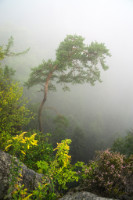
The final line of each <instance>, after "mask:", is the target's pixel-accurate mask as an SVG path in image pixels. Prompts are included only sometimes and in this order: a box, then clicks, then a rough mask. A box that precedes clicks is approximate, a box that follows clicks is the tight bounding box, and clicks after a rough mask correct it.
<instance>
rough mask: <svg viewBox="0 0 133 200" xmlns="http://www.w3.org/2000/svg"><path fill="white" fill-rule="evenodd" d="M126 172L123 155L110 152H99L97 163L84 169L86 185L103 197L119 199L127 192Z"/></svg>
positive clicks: (91, 163) (90, 164)
mask: <svg viewBox="0 0 133 200" xmlns="http://www.w3.org/2000/svg"><path fill="white" fill-rule="evenodd" d="M124 170H125V162H124V156H123V155H120V153H114V152H110V151H109V150H106V151H103V152H98V153H97V157H96V161H92V162H90V163H89V165H88V167H87V168H86V169H84V173H85V174H84V178H85V180H84V184H87V186H88V189H90V190H92V191H93V192H94V191H95V192H96V193H98V194H100V195H102V196H107V197H117V198H118V196H120V195H122V194H123V193H124V192H125V178H124Z"/></svg>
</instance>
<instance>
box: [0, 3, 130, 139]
mask: <svg viewBox="0 0 133 200" xmlns="http://www.w3.org/2000/svg"><path fill="white" fill-rule="evenodd" d="M68 34H77V35H81V36H83V37H84V38H85V42H86V43H87V44H90V43H91V42H92V41H97V42H99V43H100V42H102V43H105V45H106V47H107V48H108V49H109V50H110V53H111V55H112V56H111V57H110V58H108V59H107V64H108V66H109V70H107V71H105V72H103V71H102V69H101V79H102V83H96V85H95V86H93V87H92V86H90V85H89V84H85V85H76V86H71V92H62V91H61V89H60V86H59V88H58V91H57V92H55V93H52V92H51V93H50V94H49V97H48V100H47V104H48V105H50V106H53V107H55V108H56V109H57V110H58V112H59V113H62V114H65V115H67V116H68V117H72V118H73V119H76V121H77V122H78V123H81V124H82V126H83V127H84V128H85V129H86V130H87V129H88V122H89V121H91V126H93V125H94V126H99V127H102V128H101V130H100V131H101V132H102V131H104V132H106V134H107V135H109V134H114V133H119V134H125V132H126V131H127V130H129V129H132V128H133V92H132V88H133V78H132V76H133V75H132V74H133V1H132V0H117V1H116V0H108V1H107V0H67V1H66V0H56V1H55V0H45V1H44V0H12V1H11V0H0V45H5V44H6V43H7V41H8V39H9V37H10V36H11V35H12V36H13V37H14V50H15V51H22V50H24V49H26V48H28V47H30V51H29V52H28V54H26V55H25V56H21V57H19V58H13V59H11V60H10V59H9V63H10V65H11V66H12V67H14V68H15V69H16V73H17V74H18V75H19V80H20V81H23V80H27V78H28V76H29V73H30V69H31V68H32V67H35V66H37V65H38V64H40V63H41V62H42V60H43V59H44V60H47V59H49V58H52V59H54V58H55V50H56V49H57V48H58V45H59V43H60V42H61V41H62V40H63V39H64V38H65V37H66V35H68ZM4 62H6V61H4ZM20 74H21V75H20ZM34 95H35V96H37V97H38V94H37V95H36V94H34ZM40 96H41V94H40ZM37 97H36V100H37ZM38 102H39V100H38ZM103 129H104V130H103Z"/></svg>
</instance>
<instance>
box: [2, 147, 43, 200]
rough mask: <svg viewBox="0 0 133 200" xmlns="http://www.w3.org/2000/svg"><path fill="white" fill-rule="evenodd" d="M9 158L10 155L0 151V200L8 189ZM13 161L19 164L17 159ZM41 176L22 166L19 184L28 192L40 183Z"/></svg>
mask: <svg viewBox="0 0 133 200" xmlns="http://www.w3.org/2000/svg"><path fill="white" fill-rule="evenodd" d="M11 158H12V156H11V155H9V154H8V153H5V152H3V151H1V150H0V200H2V199H3V198H4V196H5V195H6V194H7V190H8V187H9V177H10V167H11ZM15 160H16V163H19V161H18V159H15ZM42 176H43V175H41V174H38V173H36V172H34V171H33V170H31V169H28V168H27V167H26V166H25V165H24V164H22V179H21V184H24V185H25V187H26V188H27V189H28V190H29V191H30V190H33V189H35V187H36V186H37V185H38V182H41V178H42Z"/></svg>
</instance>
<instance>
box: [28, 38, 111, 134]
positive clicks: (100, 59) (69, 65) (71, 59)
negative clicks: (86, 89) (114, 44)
mask: <svg viewBox="0 0 133 200" xmlns="http://www.w3.org/2000/svg"><path fill="white" fill-rule="evenodd" d="M107 56H110V53H109V50H108V49H107V48H106V47H105V45H104V44H103V43H97V42H92V43H91V44H90V45H89V46H88V45H86V44H85V43H84V38H83V37H82V36H78V35H68V36H66V38H65V39H64V41H62V42H61V43H60V45H59V47H58V49H57V50H56V59H55V60H54V61H53V60H48V61H43V62H42V64H40V65H39V66H37V67H35V68H33V69H32V71H31V74H30V77H29V79H28V81H27V83H26V85H27V87H28V88H30V87H32V86H34V85H38V84H39V85H41V87H42V88H41V91H43V92H44V97H43V100H42V102H41V105H40V108H39V129H40V131H42V127H41V113H42V108H43V105H44V103H45V101H46V99H47V93H48V90H56V84H60V85H62V88H63V89H64V90H69V87H68V85H67V83H71V84H83V83H90V84H91V85H94V84H95V82H96V81H99V82H100V81H101V79H100V69H99V66H101V67H102V69H103V70H107V69H108V66H107V65H106V63H105V58H106V57H107Z"/></svg>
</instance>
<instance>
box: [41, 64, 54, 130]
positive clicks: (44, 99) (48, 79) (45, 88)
mask: <svg viewBox="0 0 133 200" xmlns="http://www.w3.org/2000/svg"><path fill="white" fill-rule="evenodd" d="M56 67H57V66H55V67H54V69H53V70H52V71H51V72H50V73H49V74H48V77H47V79H46V82H45V85H44V97H43V100H42V102H41V104H40V106H39V110H38V124H39V131H40V132H42V110H43V106H44V103H45V102H46V100H47V93H48V85H49V82H50V79H51V77H52V75H53V73H54V71H55V70H56Z"/></svg>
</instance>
